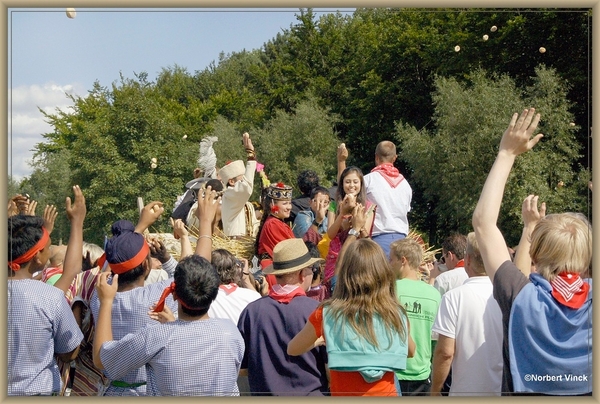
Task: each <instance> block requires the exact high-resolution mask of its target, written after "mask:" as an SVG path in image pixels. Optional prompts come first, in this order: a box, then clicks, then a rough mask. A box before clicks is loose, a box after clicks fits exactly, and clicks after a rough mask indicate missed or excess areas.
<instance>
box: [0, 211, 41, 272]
mask: <svg viewBox="0 0 600 404" xmlns="http://www.w3.org/2000/svg"><path fill="white" fill-rule="evenodd" d="M51 245H52V240H51V238H50V235H49V234H48V232H47V231H46V229H44V219H42V218H41V217H39V216H28V215H15V216H11V217H9V218H8V259H9V260H10V261H9V272H8V273H9V275H10V274H11V266H10V263H13V265H12V268H13V269H12V270H13V271H19V270H20V268H21V267H22V266H26V265H28V271H29V272H30V273H34V272H36V271H38V270H41V269H43V268H44V266H45V265H46V262H47V261H48V259H49V258H50V246H51Z"/></svg>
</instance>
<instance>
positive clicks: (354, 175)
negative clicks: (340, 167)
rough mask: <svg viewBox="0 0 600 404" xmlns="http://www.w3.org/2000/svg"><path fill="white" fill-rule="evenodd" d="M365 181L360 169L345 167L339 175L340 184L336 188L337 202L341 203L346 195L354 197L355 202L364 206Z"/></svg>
mask: <svg viewBox="0 0 600 404" xmlns="http://www.w3.org/2000/svg"><path fill="white" fill-rule="evenodd" d="M364 184H365V181H364V177H363V173H362V171H361V170H360V168H358V167H356V166H350V167H347V168H346V169H345V170H344V171H342V174H341V175H340V183H339V185H338V188H337V200H338V201H341V200H343V199H344V197H345V196H346V195H347V194H352V195H354V196H356V202H358V203H362V204H364V203H365V201H366V199H367V198H366V195H367V194H366V191H365V187H364Z"/></svg>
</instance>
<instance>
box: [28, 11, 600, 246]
mask: <svg viewBox="0 0 600 404" xmlns="http://www.w3.org/2000/svg"><path fill="white" fill-rule="evenodd" d="M492 27H496V28H495V29H493V30H492ZM590 34H591V10H589V9H570V10H555V9H535V10H528V9H503V10H499V9H428V10H424V9H391V8H360V9H357V10H356V12H354V13H353V14H352V15H343V14H341V13H337V14H326V15H323V16H321V17H319V18H316V16H315V13H314V12H313V11H312V10H311V9H300V11H299V13H298V14H297V22H296V23H295V24H292V25H291V26H290V28H289V29H286V30H284V31H283V32H281V33H279V34H277V35H276V36H275V37H274V38H273V39H271V40H269V41H267V42H266V43H265V44H264V46H263V47H262V48H261V49H257V50H253V51H245V50H244V51H241V52H234V53H231V54H227V55H225V54H221V55H220V57H219V60H218V61H215V62H214V63H212V64H211V65H209V66H208V67H207V68H205V69H203V70H201V71H195V72H193V73H190V72H188V71H187V69H186V68H185V67H183V66H179V65H177V64H175V65H173V66H170V67H165V68H163V70H162V71H161V72H160V74H159V75H158V77H157V78H156V81H155V82H151V81H149V80H148V75H147V74H146V73H145V72H141V73H138V74H135V77H134V78H125V77H123V76H121V77H120V80H119V81H118V82H115V83H113V84H112V85H111V86H110V87H104V86H102V85H101V84H100V83H95V84H94V86H93V88H92V89H91V90H90V91H89V92H88V94H87V96H85V97H73V96H70V97H71V100H72V101H73V104H74V105H73V107H72V109H71V110H70V111H55V112H54V113H45V112H43V111H41V113H42V114H44V116H45V118H46V120H47V121H48V122H49V123H50V124H51V126H52V128H53V130H52V132H50V133H47V134H45V135H44V137H45V142H43V143H40V144H38V145H36V150H37V154H36V158H37V159H38V162H39V165H38V166H37V167H36V171H34V174H32V176H31V178H29V179H27V181H25V182H24V183H23V185H24V186H27V187H29V188H27V189H29V190H31V191H32V192H30V194H32V195H34V194H35V192H34V191H37V192H40V195H39V196H40V198H42V197H43V198H47V200H49V201H55V200H56V201H57V200H58V199H53V198H55V197H54V196H52V197H51V198H50V197H46V194H47V192H49V191H48V188H52V189H55V190H56V193H57V194H60V193H61V192H63V194H62V197H61V199H63V200H64V196H65V195H64V193H67V194H68V192H69V190H70V186H71V185H73V184H75V183H77V184H79V185H81V186H82V189H83V190H84V192H85V195H86V199H87V201H88V206H89V209H88V217H87V219H86V229H85V236H86V239H89V241H94V242H101V239H102V237H103V235H104V234H106V233H107V232H108V230H109V227H110V224H111V223H112V222H113V221H114V220H117V219H121V218H125V219H129V220H133V221H135V220H137V204H136V199H137V197H138V196H141V197H142V198H143V199H144V201H150V200H160V201H163V202H164V203H165V208H166V210H167V211H169V210H170V209H171V208H172V205H173V202H174V201H175V199H176V196H177V195H179V194H181V193H182V192H183V190H184V184H185V183H186V182H187V181H189V180H190V179H191V173H192V170H193V168H194V167H195V165H196V161H197V157H198V145H199V142H200V141H201V140H202V139H203V138H204V137H206V136H209V135H212V136H217V137H218V138H219V140H218V142H217V143H215V145H214V148H215V152H216V154H217V157H218V163H217V164H218V165H219V166H221V165H223V164H224V163H225V162H227V161H228V160H235V159H240V158H241V159H245V153H244V150H243V147H242V145H241V141H240V139H241V134H242V133H243V132H245V131H248V132H250V134H251V136H252V139H253V141H254V143H255V146H256V147H257V158H258V160H259V162H261V163H264V164H265V166H266V172H267V175H268V176H269V177H270V178H271V180H272V181H283V182H286V183H289V184H291V185H293V186H295V184H296V177H297V174H298V172H299V171H301V170H303V169H313V170H315V171H316V172H317V173H319V175H320V176H321V178H322V179H323V181H322V182H323V183H324V184H326V185H329V181H330V180H332V179H333V178H334V177H335V170H336V165H335V149H336V145H337V144H338V143H339V142H340V141H343V142H345V143H346V145H347V147H348V149H349V151H350V158H349V161H348V164H352V165H357V166H359V167H361V168H362V169H363V171H368V170H370V169H371V168H372V166H373V152H374V150H375V146H376V145H377V143H378V142H379V141H381V140H385V139H389V140H397V141H398V146H399V149H398V151H399V154H400V156H401V158H400V159H398V161H397V166H398V168H399V169H400V171H401V172H402V173H403V174H404V175H405V176H406V177H407V179H408V180H409V181H410V183H411V184H413V185H414V186H413V188H414V191H415V192H414V196H413V213H412V214H411V227H412V228H416V229H419V230H421V231H426V232H427V233H428V234H429V236H430V237H431V238H432V241H435V240H437V239H438V238H439V237H441V235H442V234H444V233H446V232H448V231H451V230H460V231H467V230H468V228H469V226H470V215H471V213H472V210H473V207H474V202H475V201H476V198H477V196H478V193H479V191H480V189H481V186H482V184H483V180H484V179H485V174H486V173H487V170H488V169H489V167H490V165H491V162H492V161H493V156H494V153H495V150H496V147H497V143H498V140H499V135H500V134H501V133H502V131H503V130H504V128H505V126H506V124H507V123H508V120H509V118H510V116H511V115H512V113H513V112H515V111H517V110H520V109H521V108H523V107H525V106H529V105H533V106H535V107H536V108H538V110H540V112H542V114H543V117H544V118H543V119H544V121H543V123H542V131H544V133H545V134H546V137H545V138H544V140H543V141H542V144H541V145H539V146H538V148H537V150H536V151H535V153H532V154H531V155H528V156H527V157H525V158H523V159H519V161H518V162H517V164H516V166H515V173H514V175H513V177H514V178H512V179H511V181H512V182H511V184H512V185H511V187H515V188H514V189H509V190H508V191H507V196H506V199H505V203H506V205H505V207H503V209H505V210H503V216H502V218H503V219H502V220H503V223H502V225H503V230H504V231H506V232H507V234H509V235H510V237H513V236H514V234H513V233H514V232H515V231H516V230H515V229H516V228H518V206H520V202H519V199H520V198H522V197H524V195H523V193H525V192H535V193H539V194H540V196H541V197H542V199H544V198H545V200H546V201H547V202H548V204H549V208H550V210H555V211H562V210H577V211H586V209H589V208H588V207H587V205H586V203H587V200H586V199H585V193H586V191H587V187H586V184H585V183H586V181H587V178H588V177H589V174H588V171H587V169H589V168H590V164H589V163H590V162H589V157H588V156H589V152H590V150H591V148H590V144H589V129H590V127H591V122H590V118H589V116H588V111H589V110H590V108H591V100H590V99H589V88H590V76H589V73H588V72H589V71H590V60H591V58H590V43H591V41H590V40H589V39H590ZM483 35H487V37H488V38H487V40H484V38H483ZM456 46H459V47H460V49H459V51H456V50H455V47H456ZM540 47H544V48H545V49H546V52H545V53H541V52H540V51H539V48H540ZM571 122H573V123H575V125H574V126H572V125H571ZM59 156H60V157H59ZM55 157H56V158H55ZM153 158H156V160H157V162H156V168H152V166H151V164H152V159H153ZM59 161H60V163H59ZM60 164H64V165H65V167H66V168H64V167H63V168H60V167H62V166H61V165H60ZM50 177H52V178H50ZM46 178H48V180H47V181H45V180H44V179H46ZM559 181H562V182H563V183H564V184H565V186H564V187H559V188H557V185H556V184H558V182H559ZM46 184H48V187H46ZM50 184H52V185H50ZM257 185H258V180H257ZM465 187H468V189H464V188H465ZM33 188H35V190H34V189H33ZM555 188H556V189H555ZM42 193H43V195H42ZM48 195H49V194H48ZM254 197H255V198H256V197H257V195H256V194H255V196H254ZM54 203H58V202H54ZM156 226H157V230H165V229H166V220H162V221H159V222H158V223H157V225H156ZM61 231H63V230H61ZM511 240H512V239H511Z"/></svg>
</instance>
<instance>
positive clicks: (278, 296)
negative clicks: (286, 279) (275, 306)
mask: <svg viewBox="0 0 600 404" xmlns="http://www.w3.org/2000/svg"><path fill="white" fill-rule="evenodd" d="M296 296H306V292H304V289H302V288H301V287H300V286H291V285H285V286H281V285H278V284H275V285H273V286H272V287H271V288H270V290H269V297H271V298H272V299H274V300H276V301H278V302H279V303H283V304H288V303H289V302H291V301H292V299H293V298H294V297H296Z"/></svg>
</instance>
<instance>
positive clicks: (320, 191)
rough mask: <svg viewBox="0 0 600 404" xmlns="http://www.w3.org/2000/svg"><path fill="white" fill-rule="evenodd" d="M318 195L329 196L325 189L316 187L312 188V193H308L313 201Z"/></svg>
mask: <svg viewBox="0 0 600 404" xmlns="http://www.w3.org/2000/svg"><path fill="white" fill-rule="evenodd" d="M318 194H324V195H327V196H329V190H328V189H327V188H325V187H322V186H320V185H318V186H316V187H314V188H313V189H312V191H310V199H314V198H315V196H317V195H318Z"/></svg>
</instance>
